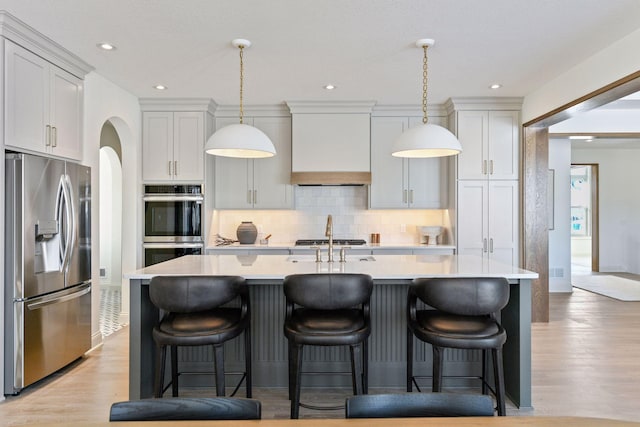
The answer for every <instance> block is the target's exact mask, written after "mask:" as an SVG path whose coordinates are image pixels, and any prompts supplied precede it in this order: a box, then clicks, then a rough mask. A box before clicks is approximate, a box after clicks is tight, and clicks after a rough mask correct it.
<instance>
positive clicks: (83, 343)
mask: <svg viewBox="0 0 640 427" xmlns="http://www.w3.org/2000/svg"><path fill="white" fill-rule="evenodd" d="M5 165H6V177H5V178H6V180H5V210H6V211H5V230H4V235H5V260H4V262H5V277H4V292H5V331H4V340H5V366H4V369H5V371H4V372H5V375H4V378H5V383H4V393H5V394H17V393H19V392H20V390H21V389H23V388H24V387H26V386H28V385H30V384H32V383H34V382H36V381H38V380H40V379H42V378H44V377H45V376H47V375H49V374H51V373H53V372H55V371H57V370H59V369H60V368H62V367H64V366H65V365H67V364H69V363H70V362H72V361H73V360H75V359H77V358H79V357H80V356H82V355H83V354H84V353H85V352H86V351H87V350H89V348H90V346H91V216H90V211H91V170H90V168H88V167H85V166H81V165H78V164H74V163H70V162H65V161H62V160H56V159H50V158H44V157H39V156H33V155H27V154H18V153H7V154H6V155H5Z"/></svg>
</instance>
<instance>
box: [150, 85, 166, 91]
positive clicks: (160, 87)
mask: <svg viewBox="0 0 640 427" xmlns="http://www.w3.org/2000/svg"><path fill="white" fill-rule="evenodd" d="M153 88H154V89H156V90H167V89H168V88H167V87H166V86H165V85H155V86H154V87H153Z"/></svg>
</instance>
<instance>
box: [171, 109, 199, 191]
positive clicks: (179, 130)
mask: <svg viewBox="0 0 640 427" xmlns="http://www.w3.org/2000/svg"><path fill="white" fill-rule="evenodd" d="M173 178H174V179H175V180H180V181H202V180H203V179H204V113H200V112H175V113H173Z"/></svg>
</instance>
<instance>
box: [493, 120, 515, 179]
mask: <svg viewBox="0 0 640 427" xmlns="http://www.w3.org/2000/svg"><path fill="white" fill-rule="evenodd" d="M519 121H520V114H519V113H518V112H517V111H490V112H489V140H488V141H489V148H488V152H489V168H488V172H489V178H490V179H518V160H519V159H518V148H519V146H520V143H519V139H520V138H519V137H518V135H519V126H520V124H519Z"/></svg>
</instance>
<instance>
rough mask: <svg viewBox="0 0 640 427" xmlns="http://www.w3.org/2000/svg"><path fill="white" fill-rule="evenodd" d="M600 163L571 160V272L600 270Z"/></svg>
mask: <svg viewBox="0 0 640 427" xmlns="http://www.w3.org/2000/svg"><path fill="white" fill-rule="evenodd" d="M598 230H599V227H598V165H597V164H577V163H572V164H571V275H572V276H573V275H580V274H591V273H593V272H598V271H599V270H600V266H599V254H598V248H599V244H598V240H599V238H598Z"/></svg>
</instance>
